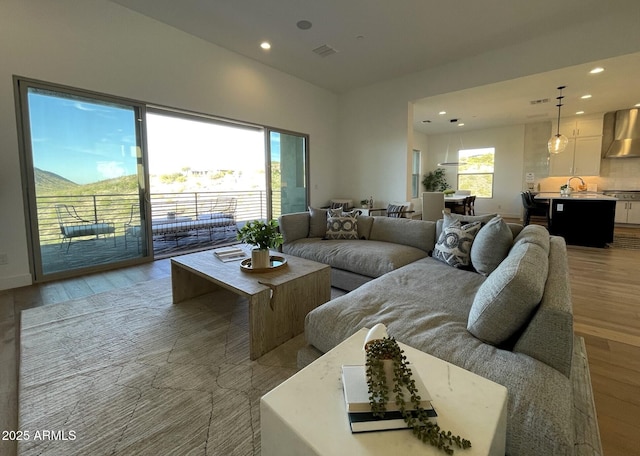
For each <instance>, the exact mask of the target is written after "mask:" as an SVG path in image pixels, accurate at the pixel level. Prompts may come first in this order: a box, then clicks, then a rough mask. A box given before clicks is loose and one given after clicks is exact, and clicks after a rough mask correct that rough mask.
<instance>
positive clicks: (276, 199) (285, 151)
mask: <svg viewBox="0 0 640 456" xmlns="http://www.w3.org/2000/svg"><path fill="white" fill-rule="evenodd" d="M307 144H308V137H307V136H306V135H302V134H296V133H285V132H281V131H275V130H270V131H269V141H268V149H269V157H268V162H269V163H270V210H271V213H270V217H271V218H277V217H279V216H280V215H282V214H290V213H292V212H303V211H306V210H307V208H308V205H309V203H308V202H309V189H308V182H309V179H308V165H307V163H308V159H307Z"/></svg>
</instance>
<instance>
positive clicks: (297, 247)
mask: <svg viewBox="0 0 640 456" xmlns="http://www.w3.org/2000/svg"><path fill="white" fill-rule="evenodd" d="M397 220H401V219H397ZM282 251H283V252H284V253H286V254H289V255H294V256H299V257H302V258H306V259H308V260H312V261H317V262H319V263H324V264H328V265H329V266H331V267H332V268H337V269H342V270H345V271H350V272H354V273H356V274H361V275H363V276H367V277H380V276H381V275H383V274H386V273H388V272H390V271H393V270H394V269H398V268H400V267H402V266H405V265H407V264H409V263H413V262H414V261H417V260H419V259H421V258H425V257H426V256H427V252H425V251H424V250H421V249H417V248H415V247H411V246H408V245H402V244H392V243H390V242H381V241H371V240H360V239H358V240H344V239H340V240H333V239H319V238H306V239H298V240H295V241H293V242H290V243H286V244H283V245H282Z"/></svg>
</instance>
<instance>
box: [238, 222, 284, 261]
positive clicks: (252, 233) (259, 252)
mask: <svg viewBox="0 0 640 456" xmlns="http://www.w3.org/2000/svg"><path fill="white" fill-rule="evenodd" d="M237 238H238V240H239V241H242V242H244V243H246V244H249V245H252V246H254V249H253V250H252V251H251V267H252V268H254V269H264V268H268V267H269V260H270V256H269V249H277V248H278V247H280V246H281V245H282V242H283V239H282V233H280V231H279V229H278V221H277V220H268V221H266V222H265V221H263V220H253V221H250V222H247V223H246V224H245V225H244V226H243V227H242V228H240V229H239V230H238V235H237Z"/></svg>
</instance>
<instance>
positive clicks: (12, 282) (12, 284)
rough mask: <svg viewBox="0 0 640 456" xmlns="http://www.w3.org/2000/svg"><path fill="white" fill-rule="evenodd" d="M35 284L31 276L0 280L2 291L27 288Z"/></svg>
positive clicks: (23, 275)
mask: <svg viewBox="0 0 640 456" xmlns="http://www.w3.org/2000/svg"><path fill="white" fill-rule="evenodd" d="M32 284H33V278H32V277H31V274H22V275H18V276H10V277H2V278H0V290H10V289H12V288H19V287H26V286H29V285H32Z"/></svg>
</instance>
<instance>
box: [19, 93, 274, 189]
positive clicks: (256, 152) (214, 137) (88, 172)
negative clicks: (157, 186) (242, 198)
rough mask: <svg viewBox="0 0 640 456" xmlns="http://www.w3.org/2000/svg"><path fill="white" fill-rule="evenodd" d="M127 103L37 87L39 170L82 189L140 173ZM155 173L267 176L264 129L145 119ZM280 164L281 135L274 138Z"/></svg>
mask: <svg viewBox="0 0 640 456" xmlns="http://www.w3.org/2000/svg"><path fill="white" fill-rule="evenodd" d="M135 114H136V113H135V110H134V109H133V108H132V107H129V106H121V105H114V104H110V103H102V102H100V101H98V100H88V99H83V98H81V97H72V96H68V97H65V95H63V94H60V93H55V94H54V93H51V92H46V91H41V90H39V89H30V92H29V116H30V117H29V120H30V128H31V143H32V149H33V163H34V167H36V168H39V169H42V170H46V171H50V172H53V173H55V174H58V175H60V176H62V177H64V178H66V179H69V180H71V181H73V182H75V183H77V184H87V183H91V182H97V181H101V180H105V179H111V178H116V177H121V176H126V175H131V174H135V173H136V172H137V159H136V155H137V147H136V144H137V143H138V142H139V141H138V140H137V139H136V125H135V122H136V116H135ZM147 143H148V149H149V158H148V163H149V173H150V174H152V175H153V174H171V173H176V172H180V171H181V170H182V169H184V168H190V169H192V170H218V169H234V170H241V171H254V170H262V171H264V163H265V157H264V132H263V131H262V130H259V129H246V128H234V127H225V126H222V125H220V124H216V123H211V122H206V121H198V120H188V119H185V118H183V117H176V116H172V115H160V114H155V113H148V114H147ZM271 143H272V152H273V158H272V159H273V160H274V161H279V152H280V147H279V135H276V136H275V137H273V136H272V138H271Z"/></svg>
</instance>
